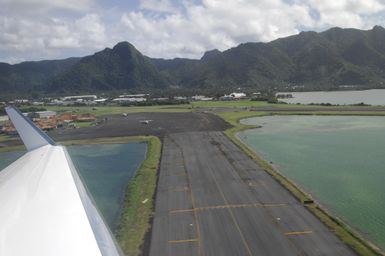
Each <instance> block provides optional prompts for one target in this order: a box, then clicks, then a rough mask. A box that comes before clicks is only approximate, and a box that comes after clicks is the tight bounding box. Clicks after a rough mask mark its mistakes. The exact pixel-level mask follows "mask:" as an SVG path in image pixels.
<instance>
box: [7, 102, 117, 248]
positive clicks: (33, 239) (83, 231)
mask: <svg viewBox="0 0 385 256" xmlns="http://www.w3.org/2000/svg"><path fill="white" fill-rule="evenodd" d="M6 112H7V114H8V116H9V117H10V119H11V120H12V122H13V124H14V126H15V127H16V129H17V131H18V133H19V135H20V137H21V139H22V140H23V142H24V144H25V146H26V148H27V151H28V152H27V153H26V154H25V155H23V156H22V157H21V158H19V159H18V160H16V161H15V162H13V163H12V164H11V165H9V166H8V167H6V168H5V169H4V170H2V171H0V255H1V256H10V255H12V256H19V255H20V256H24V255H32V256H33V255H36V256H52V255H55V256H58V255H59V256H60V255H63V256H64V255H65V256H68V255H71V256H73V255H79V256H80V255H82V256H84V255H90V256H96V255H101V256H104V255H113V256H115V255H122V253H121V250H120V249H119V247H118V246H117V244H116V242H115V240H114V239H113V236H112V235H111V232H110V231H109V229H108V227H107V225H106V223H105V222H104V220H103V218H102V216H101V215H100V214H99V212H98V210H97V208H96V206H95V204H94V202H93V200H92V199H91V197H90V195H89V194H88V193H87V190H86V188H85V186H84V185H83V183H82V181H81V179H80V177H79V174H78V172H77V170H76V168H75V166H74V165H73V163H72V161H71V158H70V156H69V154H68V152H67V150H66V149H65V147H64V146H60V145H56V144H55V142H54V141H53V140H52V139H51V138H49V137H48V136H47V134H45V133H44V132H43V131H41V130H40V129H39V128H38V127H36V126H35V125H34V123H33V122H31V121H30V120H29V119H28V118H27V117H25V116H24V115H23V114H22V113H21V112H20V111H18V110H17V109H16V108H14V107H6Z"/></svg>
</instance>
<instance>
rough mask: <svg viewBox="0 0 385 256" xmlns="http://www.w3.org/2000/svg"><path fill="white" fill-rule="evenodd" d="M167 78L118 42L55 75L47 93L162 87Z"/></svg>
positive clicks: (137, 54) (141, 57)
mask: <svg viewBox="0 0 385 256" xmlns="http://www.w3.org/2000/svg"><path fill="white" fill-rule="evenodd" d="M166 85H167V83H166V79H165V78H163V76H162V75H160V74H159V72H158V70H157V69H156V68H155V66H154V65H153V64H152V63H151V62H150V61H149V60H148V58H146V57H145V56H143V55H142V54H141V53H140V52H139V51H138V50H136V49H135V47H134V46H132V45H131V44H129V43H127V42H121V43H118V44H117V45H116V46H114V47H113V48H112V49H109V48H107V49H105V50H103V51H100V52H97V53H95V54H94V55H92V56H87V57H84V58H82V59H80V61H78V62H77V63H76V64H75V65H73V66H72V67H71V68H70V69H68V70H66V71H65V72H63V73H61V74H59V75H58V76H56V77H55V78H54V79H53V80H52V82H51V83H50V84H49V86H48V91H49V92H72V93H77V92H91V91H107V90H121V89H144V88H165V87H166Z"/></svg>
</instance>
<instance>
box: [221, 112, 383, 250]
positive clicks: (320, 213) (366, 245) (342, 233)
mask: <svg viewBox="0 0 385 256" xmlns="http://www.w3.org/2000/svg"><path fill="white" fill-rule="evenodd" d="M267 114H271V113H264V112H245V111H243V112H222V113H218V114H217V115H218V116H220V117H221V118H223V119H224V120H225V121H227V122H229V123H230V124H232V125H233V126H234V127H233V128H230V129H228V130H226V131H225V132H224V133H225V134H226V136H227V137H228V138H230V139H231V140H232V141H233V142H234V143H235V144H236V145H238V146H239V147H240V148H241V149H242V150H243V151H244V152H245V153H246V154H247V155H249V156H250V157H251V158H252V159H253V160H254V161H255V162H256V163H257V164H258V165H259V166H261V167H262V168H263V169H264V170H265V171H266V172H268V173H269V174H270V175H271V176H273V177H274V178H275V179H276V180H277V181H278V182H279V183H281V184H282V185H283V186H284V187H285V188H286V189H287V190H288V191H290V192H291V193H292V194H293V195H294V196H295V197H296V198H297V199H298V200H299V201H301V202H304V201H305V200H309V199H311V197H310V195H308V194H307V193H306V192H304V191H303V190H302V189H301V188H299V187H298V186H296V185H295V184H294V183H293V182H291V181H290V180H289V179H287V178H286V177H285V176H283V175H282V174H280V173H279V172H277V171H275V170H274V168H273V167H272V166H271V165H270V164H268V163H267V162H266V161H265V160H263V159H262V158H261V157H260V156H258V155H257V154H256V153H255V151H253V150H252V149H251V148H249V147H248V146H247V145H246V144H244V143H242V142H241V141H240V140H239V139H238V138H237V136H236V133H237V132H239V131H242V130H245V129H251V128H255V127H257V126H251V125H244V124H241V123H239V120H241V119H244V118H249V117H255V116H264V115H267ZM277 114H282V113H277ZM285 114H298V113H296V112H293V113H285ZM300 114H307V115H309V114H321V115H333V114H336V113H335V112H314V113H308V112H305V113H300ZM338 114H340V115H343V114H349V115H351V114H353V115H354V114H355V115H363V114H369V115H372V114H376V115H384V114H385V113H377V112H367V113H366V112H360V113H356V112H354V113H352V112H339V113H338ZM306 207H307V208H308V209H309V211H311V212H312V213H313V214H314V215H315V216H317V217H318V218H319V219H320V220H321V221H322V222H323V223H324V224H325V225H326V226H327V227H328V228H329V229H330V230H332V231H333V232H334V233H335V234H336V235H337V236H338V237H340V239H341V240H342V241H343V242H344V243H345V244H347V245H348V246H350V247H351V248H352V249H354V250H355V251H356V252H357V253H358V254H359V255H365V256H372V255H373V256H375V255H385V254H384V253H383V252H381V251H380V249H379V248H378V247H377V246H375V245H374V244H372V243H371V242H369V241H367V240H365V239H364V238H362V236H360V235H359V234H358V233H357V232H356V231H354V230H353V229H352V228H351V227H349V226H348V225H347V224H346V223H344V222H342V221H341V220H340V219H338V218H336V217H333V216H332V215H330V214H329V213H328V212H327V211H326V210H325V209H323V208H322V207H320V206H319V205H317V204H310V205H306Z"/></svg>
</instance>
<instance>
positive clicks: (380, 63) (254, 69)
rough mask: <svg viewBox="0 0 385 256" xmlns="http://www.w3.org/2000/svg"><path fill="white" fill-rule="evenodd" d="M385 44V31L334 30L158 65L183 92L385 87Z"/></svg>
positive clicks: (376, 27) (247, 44)
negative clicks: (204, 89)
mask: <svg viewBox="0 0 385 256" xmlns="http://www.w3.org/2000/svg"><path fill="white" fill-rule="evenodd" d="M383 42H385V29H384V28H382V27H380V26H375V27H374V28H373V29H372V30H368V31H363V30H358V29H341V28H332V29H329V30H327V31H325V32H322V33H316V32H301V33H300V34H298V35H294V36H290V37H286V38H281V39H277V40H274V41H272V42H269V43H245V44H241V45H239V46H237V47H234V48H231V49H229V50H227V51H224V52H222V53H221V52H219V51H215V52H214V54H212V53H211V52H208V53H205V55H204V57H202V59H201V60H200V61H198V62H191V61H190V60H183V59H182V60H183V62H182V60H181V59H178V60H173V61H170V60H164V61H163V62H162V61H160V60H159V59H158V60H156V61H155V62H154V64H155V65H156V66H157V68H158V69H159V70H160V71H161V73H163V74H168V75H170V74H171V76H169V81H171V82H173V83H175V84H176V85H179V86H181V87H186V86H187V87H198V88H207V87H217V88H218V87H233V88H237V87H252V88H264V89H266V88H271V87H274V88H277V89H278V90H279V89H287V88H293V86H296V88H298V87H302V86H303V88H302V89H303V90H321V89H322V90H329V89H339V88H340V87H341V86H346V85H348V86H350V85H355V86H357V87H360V88H384V87H385V83H384V82H385V72H384V71H385V44H384V43H383ZM164 62H167V65H164ZM173 62H182V63H183V70H182V71H183V72H179V71H180V70H178V69H175V68H174V65H173V64H174V63H173ZM177 66H180V64H179V65H177ZM185 70H189V72H187V73H186V72H185ZM181 77H183V79H181Z"/></svg>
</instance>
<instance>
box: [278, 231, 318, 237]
mask: <svg viewBox="0 0 385 256" xmlns="http://www.w3.org/2000/svg"><path fill="white" fill-rule="evenodd" d="M311 233H313V231H311V230H307V231H295V232H287V233H285V235H287V236H292V235H306V234H311Z"/></svg>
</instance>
